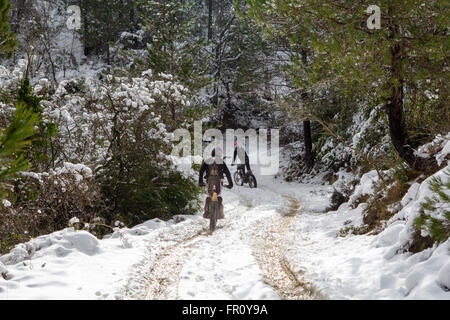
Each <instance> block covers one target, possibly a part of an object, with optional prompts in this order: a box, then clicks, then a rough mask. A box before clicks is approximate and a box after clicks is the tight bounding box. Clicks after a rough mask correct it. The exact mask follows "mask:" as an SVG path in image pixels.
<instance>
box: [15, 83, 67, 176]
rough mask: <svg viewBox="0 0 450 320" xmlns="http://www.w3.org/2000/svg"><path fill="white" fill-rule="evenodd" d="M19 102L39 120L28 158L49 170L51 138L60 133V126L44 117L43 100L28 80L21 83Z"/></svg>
mask: <svg viewBox="0 0 450 320" xmlns="http://www.w3.org/2000/svg"><path fill="white" fill-rule="evenodd" d="M17 101H19V103H21V104H23V105H24V106H25V107H26V108H27V109H28V110H29V111H30V112H32V113H33V114H35V115H36V117H38V118H39V121H38V123H37V124H38V130H37V132H36V135H35V136H34V137H33V143H32V146H31V148H30V150H28V157H29V158H30V159H31V160H32V162H33V165H34V167H36V168H38V167H40V166H43V167H44V168H43V169H47V168H48V167H49V164H48V162H49V160H50V159H51V155H50V150H49V149H50V143H51V138H52V137H53V136H55V135H56V133H57V132H58V126H57V124H55V123H53V122H51V121H49V120H48V119H46V118H45V117H44V116H43V115H42V112H43V111H44V109H43V107H42V106H41V101H42V98H39V97H36V96H34V95H33V88H32V87H31V84H30V80H29V79H28V78H25V79H23V80H22V81H21V86H20V88H19V90H18V92H17Z"/></svg>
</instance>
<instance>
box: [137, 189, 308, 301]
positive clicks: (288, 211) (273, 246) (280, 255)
mask: <svg viewBox="0 0 450 320" xmlns="http://www.w3.org/2000/svg"><path fill="white" fill-rule="evenodd" d="M267 192H268V193H273V192H272V191H269V190H267ZM267 196H268V197H269V196H271V195H270V194H268V195H267ZM283 198H284V200H285V201H284V203H283V204H282V206H281V207H280V208H279V210H278V212H274V214H273V215H272V220H265V221H264V220H261V221H259V222H263V223H262V224H258V230H259V231H258V233H256V234H255V233H254V232H246V231H247V230H246V229H245V228H246V223H244V222H243V223H239V221H238V220H239V219H244V217H245V215H257V214H258V206H257V205H255V204H254V203H252V201H251V199H249V198H248V197H246V196H245V195H239V204H238V205H237V207H236V208H234V209H233V210H227V206H226V207H225V214H226V218H228V221H226V220H225V221H224V222H225V223H224V222H222V225H219V229H218V230H216V233H217V232H222V233H227V232H228V233H230V234H231V233H234V234H236V232H238V233H241V234H247V235H248V234H251V237H250V238H249V239H248V240H249V241H248V242H250V243H249V245H250V247H251V251H252V255H253V256H254V258H256V261H257V263H258V265H259V269H260V270H261V272H262V274H263V277H264V282H265V283H266V284H267V285H269V286H271V287H272V288H273V289H274V290H275V291H276V292H277V293H278V295H279V296H280V297H281V298H282V299H289V300H305V299H313V298H314V294H313V292H312V291H311V290H309V289H308V285H307V284H305V283H304V282H303V281H302V279H301V277H300V276H299V275H296V274H295V273H294V272H292V271H291V270H290V268H289V266H288V264H287V263H286V261H285V259H284V251H283V250H284V248H283V237H284V234H285V232H286V231H287V229H288V228H289V225H290V223H291V222H292V219H293V218H294V217H295V215H297V214H298V213H299V212H300V209H301V205H300V203H299V201H298V200H297V199H295V198H292V197H289V196H284V197H283ZM227 211H228V212H227ZM230 211H236V212H239V214H234V215H232V214H231V213H230ZM236 219H237V220H236ZM253 226H254V225H253V224H250V225H249V226H247V228H248V227H253ZM207 228H208V222H207V220H204V223H203V228H202V231H200V232H198V231H197V232H194V233H193V234H192V235H191V236H190V237H187V238H185V239H182V240H180V241H179V242H177V243H175V244H173V245H171V246H169V247H168V248H166V249H165V250H164V251H163V252H162V253H161V254H160V255H159V256H157V258H156V262H155V263H154V265H153V267H152V268H151V270H149V274H148V276H147V277H146V278H147V279H148V284H147V290H146V295H145V299H148V300H164V299H178V298H179V294H178V293H176V294H175V295H174V294H170V292H173V291H174V288H177V286H178V282H179V281H180V272H181V270H182V268H183V266H184V264H185V263H186V261H187V260H188V259H190V258H191V259H192V257H191V251H192V249H194V248H197V249H198V248H199V247H202V246H210V245H211V241H214V240H218V239H214V237H215V236H217V235H216V234H213V235H212V236H207V234H206V233H207ZM197 229H198V228H197ZM236 229H240V230H236ZM240 237H242V236H240ZM222 242H223V241H222ZM215 245H217V244H215ZM219 245H221V243H220V244H219ZM227 248H228V249H231V248H232V244H229V245H228V246H227V245H225V244H223V247H222V248H221V249H222V250H224V251H226V250H227ZM224 254H226V252H224ZM218 257H219V256H218ZM193 259H197V260H200V258H199V257H198V256H197V257H194V258H193ZM213 259H214V257H213ZM218 259H219V260H220V258H218ZM197 264H198V265H201V264H200V263H199V262H197ZM249 272H250V271H249ZM252 272H253V271H252ZM197 277H198V275H197ZM217 281H220V279H218V280H217ZM205 285H207V284H206V283H205ZM176 290H177V291H178V289H176ZM188 293H189V292H188ZM194 298H195V296H194ZM211 298H214V297H211Z"/></svg>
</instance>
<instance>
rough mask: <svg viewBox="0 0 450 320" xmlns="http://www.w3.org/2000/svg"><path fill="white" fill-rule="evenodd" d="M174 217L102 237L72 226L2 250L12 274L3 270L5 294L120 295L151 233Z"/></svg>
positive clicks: (1, 292) (4, 266) (0, 264)
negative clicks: (99, 237)
mask: <svg viewBox="0 0 450 320" xmlns="http://www.w3.org/2000/svg"><path fill="white" fill-rule="evenodd" d="M171 223H173V222H171ZM171 223H167V222H163V221H161V220H159V219H155V220H150V221H147V222H146V223H144V224H141V225H139V226H136V227H134V228H131V229H127V228H123V229H118V228H117V229H116V231H115V232H114V233H113V234H111V235H109V236H106V237H105V238H104V239H103V240H99V239H97V238H96V237H95V236H93V235H92V234H90V233H88V232H86V231H76V230H75V229H74V228H67V229H64V230H61V231H57V232H54V233H52V234H49V235H44V236H40V237H38V238H36V239H33V240H31V241H29V242H27V243H24V244H19V245H17V246H16V247H15V248H14V249H13V250H12V251H11V252H10V253H8V254H5V255H3V256H0V274H2V273H3V274H5V275H7V279H8V280H6V279H4V277H1V276H0V299H120V298H122V296H120V294H119V293H118V292H119V291H120V289H121V288H122V287H124V286H125V284H126V282H127V280H128V276H129V274H130V272H133V268H134V265H135V264H136V263H139V261H140V260H142V255H143V253H144V252H145V249H146V248H147V246H148V243H147V241H148V237H149V236H152V235H155V234H157V233H158V232H159V230H164V228H167V227H169V226H170V225H171ZM155 252H156V250H155Z"/></svg>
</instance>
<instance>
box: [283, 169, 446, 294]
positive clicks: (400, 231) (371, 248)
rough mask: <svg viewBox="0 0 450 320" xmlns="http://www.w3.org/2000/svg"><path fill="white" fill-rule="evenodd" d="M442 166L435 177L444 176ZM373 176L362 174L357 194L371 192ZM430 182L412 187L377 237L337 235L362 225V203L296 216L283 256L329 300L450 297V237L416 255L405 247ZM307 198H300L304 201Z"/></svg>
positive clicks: (427, 195) (370, 173)
mask: <svg viewBox="0 0 450 320" xmlns="http://www.w3.org/2000/svg"><path fill="white" fill-rule="evenodd" d="M447 168H448V167H447ZM445 170H446V169H444V170H441V171H439V172H437V173H436V174H435V175H433V176H434V177H442V178H443V177H444V171H445ZM375 174H376V173H374V172H373V171H372V172H369V173H368V174H366V175H365V176H363V177H362V179H361V183H360V185H359V186H357V187H356V188H355V194H358V195H362V194H369V193H370V192H371V190H372V189H371V184H372V183H371V182H372V181H373V179H374V176H375ZM430 180H431V177H430V178H428V179H427V180H425V181H424V182H422V183H421V184H418V183H417V184H413V185H412V186H411V188H410V189H409V191H408V193H407V194H406V195H405V196H404V198H403V200H402V202H401V203H402V205H403V209H402V210H400V212H399V213H397V214H396V215H395V216H394V217H393V218H392V219H390V220H389V222H388V224H387V227H386V229H385V230H384V231H383V232H381V233H380V234H378V235H376V236H368V235H359V236H358V235H353V234H351V232H350V234H349V235H348V236H346V237H340V236H338V235H339V233H340V231H341V230H342V229H343V228H345V227H351V226H354V227H357V226H360V225H361V224H362V213H363V209H364V207H365V204H361V205H359V206H358V207H357V208H356V209H351V207H350V206H349V203H350V202H349V203H344V204H343V205H341V207H340V208H339V209H338V211H334V212H328V213H311V212H306V213H304V214H302V215H301V216H298V217H296V218H295V220H294V222H293V224H292V225H291V227H290V231H289V233H288V235H287V237H286V241H287V242H286V243H287V246H288V247H289V250H287V253H286V258H287V259H288V261H289V263H290V264H291V265H294V266H295V268H296V269H297V270H303V276H304V277H305V278H306V279H307V280H308V281H310V282H312V283H314V285H315V287H316V288H317V289H318V290H319V291H320V292H321V293H322V294H323V295H325V296H326V297H328V298H331V299H450V290H449V286H448V284H449V278H450V240H447V241H446V242H445V243H442V244H440V245H439V246H438V245H435V246H434V247H433V248H430V249H427V250H424V251H422V252H420V253H417V254H411V253H408V252H405V250H404V248H405V246H406V245H407V244H408V243H409V242H410V241H411V240H412V234H413V232H414V231H415V229H414V225H413V222H414V218H415V217H417V216H418V215H419V213H420V209H421V203H422V202H423V201H424V200H425V198H426V197H429V196H430V195H431V191H430V190H429V184H428V182H429V181H430ZM308 198H309V195H304V196H303V199H304V201H305V202H306V203H307V202H308ZM352 198H354V199H356V196H355V197H352ZM324 201H325V199H324Z"/></svg>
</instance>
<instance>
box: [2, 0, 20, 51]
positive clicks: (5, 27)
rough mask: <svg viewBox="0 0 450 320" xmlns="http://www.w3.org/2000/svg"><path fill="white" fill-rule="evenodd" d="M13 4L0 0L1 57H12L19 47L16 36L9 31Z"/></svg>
mask: <svg viewBox="0 0 450 320" xmlns="http://www.w3.org/2000/svg"><path fill="white" fill-rule="evenodd" d="M10 9H11V3H9V1H8V0H0V57H2V56H3V57H5V56H6V57H11V55H12V54H13V52H14V48H15V47H16V45H17V40H16V35H15V34H13V33H11V32H10V31H9V10H10Z"/></svg>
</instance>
